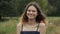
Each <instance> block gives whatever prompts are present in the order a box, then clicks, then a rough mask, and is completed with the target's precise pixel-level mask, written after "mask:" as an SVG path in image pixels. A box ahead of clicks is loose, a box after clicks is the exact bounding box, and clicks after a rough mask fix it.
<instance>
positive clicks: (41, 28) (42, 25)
mask: <svg viewBox="0 0 60 34" xmlns="http://www.w3.org/2000/svg"><path fill="white" fill-rule="evenodd" d="M39 31H40V34H46V25H45V23H40V26H39Z"/></svg>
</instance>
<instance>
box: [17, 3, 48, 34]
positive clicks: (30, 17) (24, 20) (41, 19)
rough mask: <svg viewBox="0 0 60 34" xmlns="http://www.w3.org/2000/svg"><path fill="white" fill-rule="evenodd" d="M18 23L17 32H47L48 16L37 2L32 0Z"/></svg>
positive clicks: (32, 33) (18, 33) (21, 33)
mask: <svg viewBox="0 0 60 34" xmlns="http://www.w3.org/2000/svg"><path fill="white" fill-rule="evenodd" d="M20 18H21V20H20V23H19V24H18V25H17V34H45V32H46V25H47V22H46V20H45V19H46V18H45V15H43V13H42V12H41V9H40V7H39V5H38V4H37V3H36V2H30V3H29V4H28V5H27V6H26V8H25V10H24V13H23V14H22V16H21V17H20Z"/></svg>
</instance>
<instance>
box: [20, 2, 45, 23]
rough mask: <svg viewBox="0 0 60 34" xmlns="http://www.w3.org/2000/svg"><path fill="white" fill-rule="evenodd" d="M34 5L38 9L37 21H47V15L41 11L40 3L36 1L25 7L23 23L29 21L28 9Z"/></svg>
mask: <svg viewBox="0 0 60 34" xmlns="http://www.w3.org/2000/svg"><path fill="white" fill-rule="evenodd" d="M32 5H33V6H34V7H35V8H36V9H37V14H38V15H37V16H36V22H37V23H40V22H41V21H43V23H45V15H43V13H42V12H41V9H40V7H39V5H38V4H37V3H36V2H30V3H29V4H28V5H27V6H26V7H25V9H24V13H23V15H22V16H21V17H22V18H21V20H22V23H23V24H24V23H27V22H28V17H27V15H26V14H27V9H28V8H29V7H30V6H32Z"/></svg>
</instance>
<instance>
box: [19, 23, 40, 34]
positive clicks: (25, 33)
mask: <svg viewBox="0 0 60 34" xmlns="http://www.w3.org/2000/svg"><path fill="white" fill-rule="evenodd" d="M38 28H39V24H38V26H37V29H36V31H22V30H23V25H22V28H21V32H20V34H40V32H38Z"/></svg>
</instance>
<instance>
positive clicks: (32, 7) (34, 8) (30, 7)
mask: <svg viewBox="0 0 60 34" xmlns="http://www.w3.org/2000/svg"><path fill="white" fill-rule="evenodd" d="M29 9H31V10H37V9H36V7H35V6H33V5H32V6H29V7H28V10H29Z"/></svg>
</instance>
